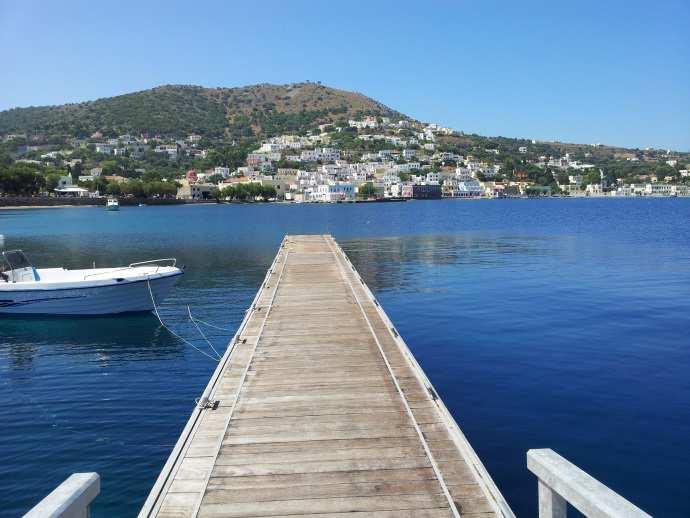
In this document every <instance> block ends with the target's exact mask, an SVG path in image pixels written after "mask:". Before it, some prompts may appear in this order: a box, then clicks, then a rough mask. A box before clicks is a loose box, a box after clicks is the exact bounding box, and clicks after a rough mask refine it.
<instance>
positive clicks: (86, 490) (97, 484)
mask: <svg viewBox="0 0 690 518" xmlns="http://www.w3.org/2000/svg"><path fill="white" fill-rule="evenodd" d="M100 491H101V477H100V476H98V473H74V474H72V475H71V476H70V477H69V478H67V480H65V481H64V482H63V483H62V484H60V485H59V486H58V487H56V488H55V489H54V490H53V491H52V492H51V493H50V494H49V495H48V496H46V497H45V498H44V499H43V500H41V501H40V502H39V503H38V504H36V505H35V506H34V507H33V508H32V509H31V510H30V511H29V512H28V513H26V514H25V515H24V518H89V517H90V516H91V502H92V501H93V500H94V498H96V496H98V493H100Z"/></svg>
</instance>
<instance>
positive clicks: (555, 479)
mask: <svg viewBox="0 0 690 518" xmlns="http://www.w3.org/2000/svg"><path fill="white" fill-rule="evenodd" d="M527 468H528V469H529V470H530V471H531V472H532V473H534V474H535V475H536V476H537V479H538V481H539V518H565V516H566V513H567V507H568V504H570V505H572V506H573V507H574V508H575V509H577V510H578V511H580V512H581V513H582V514H584V515H585V516H588V517H593V518H651V517H650V516H649V515H648V514H647V513H645V512H644V511H643V510H642V509H640V508H638V507H635V506H634V505H633V504H632V503H630V502H628V501H627V500H626V499H625V498H623V497H622V496H620V495H619V494H618V493H616V492H615V491H612V490H611V489H609V488H608V487H606V486H605V485H604V484H602V483H601V482H599V481H598V480H596V479H595V478H594V477H592V476H590V475H589V474H587V473H585V472H584V471H582V470H581V469H580V468H578V467H577V466H575V465H574V464H572V463H571V462H568V461H567V460H566V459H564V458H563V457H561V456H560V455H559V454H558V453H556V452H555V451H553V450H549V449H543V450H529V451H528V452H527Z"/></svg>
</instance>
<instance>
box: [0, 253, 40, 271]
mask: <svg viewBox="0 0 690 518" xmlns="http://www.w3.org/2000/svg"><path fill="white" fill-rule="evenodd" d="M2 255H3V257H4V258H5V262H6V263H7V264H8V265H9V269H10V270H18V269H20V268H32V267H33V266H32V264H31V263H30V262H29V260H28V259H27V258H26V256H25V255H24V252H22V251H21V250H10V251H8V252H3V253H2ZM0 268H2V265H1V264H0Z"/></svg>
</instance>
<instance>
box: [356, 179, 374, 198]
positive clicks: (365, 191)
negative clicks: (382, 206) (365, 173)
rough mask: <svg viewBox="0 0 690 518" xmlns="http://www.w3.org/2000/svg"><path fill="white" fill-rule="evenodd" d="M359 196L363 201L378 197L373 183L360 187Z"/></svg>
mask: <svg viewBox="0 0 690 518" xmlns="http://www.w3.org/2000/svg"><path fill="white" fill-rule="evenodd" d="M357 194H358V195H359V196H360V197H361V198H363V199H367V198H371V197H372V196H375V195H376V188H375V187H374V184H373V183H372V182H366V183H363V184H362V185H360V186H359V189H357Z"/></svg>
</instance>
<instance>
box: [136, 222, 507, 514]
mask: <svg viewBox="0 0 690 518" xmlns="http://www.w3.org/2000/svg"><path fill="white" fill-rule="evenodd" d="M303 515H304V516H309V517H311V518H321V517H333V518H337V517H340V518H344V517H348V518H362V517H376V518H393V517H396V518H400V517H403V518H404V517H418V518H436V517H448V516H450V517H452V516H455V517H458V516H463V517H467V518H472V517H474V518H480V517H481V518H489V517H506V518H510V517H513V513H512V512H511V510H510V508H509V507H508V505H507V504H506V502H505V500H504V499H503V497H502V496H501V494H500V492H499V491H498V489H497V488H496V486H495V485H494V483H493V481H492V480H491V477H490V476H489V474H488V473H487V471H486V470H485V468H484V466H483V465H482V463H481V461H480V460H479V458H478V457H477V455H476V454H475V452H474V450H473V449H472V447H471V446H470V444H469V443H468V441H467V440H466V438H465V436H464V435H463V434H462V432H461V430H460V429H459V427H458V426H457V424H456V423H455V421H454V420H453V418H452V417H451V415H450V414H449V412H448V410H447V409H446V407H445V406H444V405H443V402H442V401H441V400H440V398H439V397H438V395H437V393H436V391H435V390H434V388H433V387H432V385H431V383H430V382H429V380H428V379H427V378H426V376H425V374H424V372H423V371H422V369H421V368H420V367H419V365H418V364H417V362H416V360H415V359H414V357H413V355H412V354H411V352H410V351H409V349H408V348H407V346H406V345H405V343H404V341H403V340H402V338H401V337H400V336H399V335H398V333H397V331H396V330H395V327H394V326H393V324H392V323H391V321H390V320H389V319H388V317H387V316H386V314H385V313H384V311H383V309H382V308H381V307H380V305H379V303H378V302H377V301H376V299H375V298H374V296H373V294H372V293H371V291H370V290H369V288H368V287H367V286H366V284H365V283H364V281H363V280H362V279H361V277H360V276H359V275H358V273H357V271H356V270H355V268H354V266H353V265H352V264H351V263H350V261H349V260H348V258H347V256H346V255H345V253H344V252H343V251H342V250H341V249H340V247H339V246H338V245H337V243H336V242H335V240H334V239H333V238H332V237H330V236H326V235H309V236H287V237H286V238H285V239H284V240H283V242H282V244H281V246H280V249H279V250H278V253H277V255H276V258H275V260H274V262H273V264H272V265H271V267H270V269H269V271H268V273H267V275H266V278H265V280H264V282H263V283H262V285H261V288H260V289H259V292H258V293H257V295H256V297H255V299H254V301H253V303H252V305H251V307H250V308H249V310H248V311H247V314H246V316H245V319H244V320H243V322H242V324H241V325H240V327H239V329H238V331H237V334H236V335H235V336H234V337H233V339H232V341H231V343H230V345H229V346H228V350H227V352H226V353H225V355H224V356H223V358H222V360H221V361H220V363H219V365H218V368H217V369H216V371H215V372H214V374H213V376H212V377H211V380H210V381H209V384H208V386H207V387H206V389H205V391H204V394H203V395H202V397H201V398H200V400H199V402H198V404H197V406H196V408H195V409H194V411H193V413H192V416H191V417H190V419H189V421H188V423H187V425H186V426H185V428H184V430H183V431H182V434H181V436H180V438H179V440H178V442H177V444H176V446H175V448H174V450H173V452H172V454H171V455H170V458H169V459H168V461H167V462H166V464H165V466H164V467H163V470H162V472H161V474H160V476H159V477H158V480H157V481H156V483H155V485H154V487H153V489H152V490H151V493H150V494H149V497H148V499H147V500H146V502H145V504H144V507H143V508H142V510H141V513H140V515H139V516H140V517H161V518H162V517H165V518H172V517H176V518H177V517H197V516H198V517H220V516H223V517H263V516H271V517H285V516H303Z"/></svg>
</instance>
